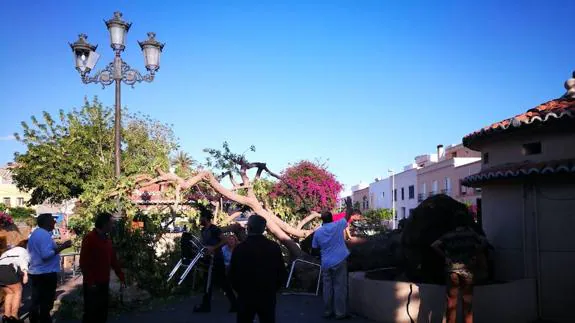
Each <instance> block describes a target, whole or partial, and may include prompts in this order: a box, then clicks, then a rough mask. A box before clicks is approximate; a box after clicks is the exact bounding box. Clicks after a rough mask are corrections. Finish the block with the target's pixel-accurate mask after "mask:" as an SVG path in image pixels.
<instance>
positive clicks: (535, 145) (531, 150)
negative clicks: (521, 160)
mask: <svg viewBox="0 0 575 323" xmlns="http://www.w3.org/2000/svg"><path fill="white" fill-rule="evenodd" d="M540 153H541V142H532V143H529V144H524V145H523V155H524V156H529V155H539V154H540Z"/></svg>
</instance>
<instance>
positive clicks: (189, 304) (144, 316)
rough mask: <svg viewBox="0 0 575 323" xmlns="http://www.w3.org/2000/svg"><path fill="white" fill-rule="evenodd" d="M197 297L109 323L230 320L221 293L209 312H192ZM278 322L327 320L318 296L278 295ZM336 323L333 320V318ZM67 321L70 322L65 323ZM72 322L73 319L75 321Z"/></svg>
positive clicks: (213, 322) (359, 320) (366, 322)
mask: <svg viewBox="0 0 575 323" xmlns="http://www.w3.org/2000/svg"><path fill="white" fill-rule="evenodd" d="M198 302H199V298H197V297H196V298H190V299H187V300H184V301H180V302H178V303H174V304H171V305H167V306H165V307H163V308H160V309H156V310H154V311H149V312H137V313H128V314H123V315H120V316H117V317H110V319H109V320H108V322H110V323H120V322H121V323H152V322H154V323H157V322H160V323H168V322H170V323H184V322H189V323H193V322H198V323H201V322H207V323H220V322H221V323H228V322H229V323H233V322H235V318H236V317H235V314H230V313H228V312H227V310H228V304H227V301H226V300H225V299H224V297H223V296H222V295H214V303H213V305H212V312H211V313H201V314H199V313H197V314H196V313H192V308H193V306H194V305H195V304H197V303H198ZM276 313H277V321H276V322H277V323H318V322H329V320H324V319H322V318H321V313H322V303H321V298H320V297H313V296H299V295H285V296H280V297H278V307H277V312H276ZM347 321H348V322H354V323H373V322H372V321H369V320H366V319H363V318H360V317H353V318H351V319H349V320H347ZM334 322H335V321H334ZM66 323H72V321H71V322H66ZM74 323H75V322H74Z"/></svg>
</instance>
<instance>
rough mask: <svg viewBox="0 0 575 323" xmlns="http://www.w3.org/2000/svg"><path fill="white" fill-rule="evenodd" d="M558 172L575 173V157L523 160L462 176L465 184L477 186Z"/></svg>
mask: <svg viewBox="0 0 575 323" xmlns="http://www.w3.org/2000/svg"><path fill="white" fill-rule="evenodd" d="M558 173H571V174H575V159H562V160H552V161H546V162H538V163H534V162H523V163H512V164H505V165H501V166H498V167H492V168H488V169H485V170H482V171H481V172H479V173H477V174H474V175H471V176H468V177H466V178H464V179H463V180H462V181H461V183H462V184H463V185H465V186H477V184H479V183H485V182H488V181H492V180H498V179H509V178H518V177H526V176H532V175H552V174H558Z"/></svg>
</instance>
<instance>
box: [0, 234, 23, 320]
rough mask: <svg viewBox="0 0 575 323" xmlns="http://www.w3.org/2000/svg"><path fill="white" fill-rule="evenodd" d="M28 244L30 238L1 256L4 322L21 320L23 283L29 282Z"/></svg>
mask: <svg viewBox="0 0 575 323" xmlns="http://www.w3.org/2000/svg"><path fill="white" fill-rule="evenodd" d="M27 245H28V240H22V241H20V242H19V243H18V244H17V245H16V246H15V247H14V248H11V249H8V250H7V251H5V252H4V253H3V254H2V255H1V256H0V286H2V290H3V291H4V295H5V296H4V316H3V317H2V322H20V319H19V316H18V311H19V310H20V303H21V301H22V284H27V283H28V266H29V263H30V255H29V254H28V251H27V250H26V246H27Z"/></svg>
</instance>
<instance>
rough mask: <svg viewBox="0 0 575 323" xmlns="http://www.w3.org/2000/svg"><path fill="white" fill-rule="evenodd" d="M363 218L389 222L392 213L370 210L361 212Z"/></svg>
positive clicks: (385, 210)
mask: <svg viewBox="0 0 575 323" xmlns="http://www.w3.org/2000/svg"><path fill="white" fill-rule="evenodd" d="M363 216H364V217H365V218H366V219H368V220H374V221H379V220H391V219H393V213H392V211H391V210H390V209H374V210H373V209H372V210H367V211H365V212H363Z"/></svg>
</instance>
